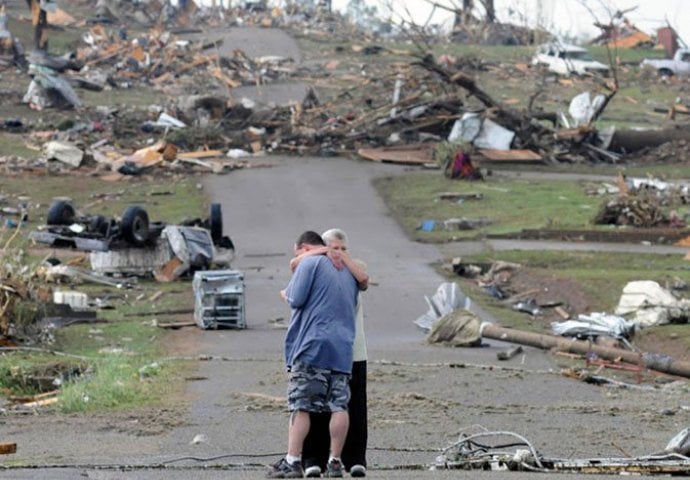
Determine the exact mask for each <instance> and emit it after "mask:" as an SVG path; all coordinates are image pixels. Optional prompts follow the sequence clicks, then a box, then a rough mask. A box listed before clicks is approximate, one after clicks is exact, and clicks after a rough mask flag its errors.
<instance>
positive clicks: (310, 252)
mask: <svg viewBox="0 0 690 480" xmlns="http://www.w3.org/2000/svg"><path fill="white" fill-rule="evenodd" d="M326 253H328V247H318V248H313V249H311V250H307V251H305V252H302V253H300V254H299V255H297V256H296V257H292V258H291V259H290V271H291V272H293V273H294V272H295V269H296V268H297V265H299V262H301V261H302V259H303V258H305V257H310V256H312V255H325V254H326Z"/></svg>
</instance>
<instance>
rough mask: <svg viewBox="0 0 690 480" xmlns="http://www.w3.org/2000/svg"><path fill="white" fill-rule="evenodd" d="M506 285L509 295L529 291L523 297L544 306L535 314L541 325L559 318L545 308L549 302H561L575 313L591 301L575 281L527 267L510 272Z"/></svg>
mask: <svg viewBox="0 0 690 480" xmlns="http://www.w3.org/2000/svg"><path fill="white" fill-rule="evenodd" d="M509 285H510V290H511V292H512V294H514V295H518V294H523V293H528V292H532V293H530V294H529V295H527V296H526V297H525V298H526V299H528V298H533V299H534V300H535V302H536V303H537V305H540V306H546V307H543V308H542V309H541V311H542V312H543V313H542V315H538V316H536V318H538V319H539V320H541V321H542V322H543V323H544V326H545V327H549V326H550V324H551V322H552V321H554V320H562V318H561V317H559V316H558V314H557V313H556V312H555V311H554V310H553V309H552V308H548V306H550V305H556V304H561V305H560V306H561V307H562V308H563V309H565V310H566V311H568V312H570V313H571V314H572V315H575V316H577V315H578V314H580V313H588V312H590V311H591V308H592V305H593V304H594V301H593V299H592V298H590V297H589V296H588V294H587V292H586V290H585V289H584V288H583V287H582V286H581V285H580V284H579V283H578V282H577V281H575V280H572V279H569V278H563V277H559V276H557V275H554V274H549V275H545V274H543V273H541V272H538V271H535V270H533V269H531V268H528V267H522V268H519V269H517V270H516V271H514V272H513V274H512V276H511V277H510V284H509Z"/></svg>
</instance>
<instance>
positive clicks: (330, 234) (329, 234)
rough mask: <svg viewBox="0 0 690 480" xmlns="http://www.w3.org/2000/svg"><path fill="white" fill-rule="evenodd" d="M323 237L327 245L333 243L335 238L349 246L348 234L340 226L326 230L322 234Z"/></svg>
mask: <svg viewBox="0 0 690 480" xmlns="http://www.w3.org/2000/svg"><path fill="white" fill-rule="evenodd" d="M321 238H323V241H324V242H326V245H328V244H329V243H331V242H332V241H333V240H340V241H341V242H343V245H345V246H346V247H347V243H348V242H347V234H346V233H345V232H344V231H342V230H341V229H339V228H331V229H330V230H326V231H325V232H323V233H322V234H321Z"/></svg>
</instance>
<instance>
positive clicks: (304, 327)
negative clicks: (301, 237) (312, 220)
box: [285, 255, 358, 373]
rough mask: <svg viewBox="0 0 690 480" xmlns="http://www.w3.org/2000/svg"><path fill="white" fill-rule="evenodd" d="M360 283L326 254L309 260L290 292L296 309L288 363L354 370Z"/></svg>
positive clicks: (289, 299) (287, 347) (287, 348)
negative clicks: (353, 346) (353, 343)
mask: <svg viewBox="0 0 690 480" xmlns="http://www.w3.org/2000/svg"><path fill="white" fill-rule="evenodd" d="M357 293H358V290H357V280H355V277H353V276H352V273H350V271H349V270H348V269H347V268H343V269H341V270H338V269H337V268H335V266H334V265H333V263H332V262H331V260H330V259H329V258H328V257H326V256H325V255H315V256H312V257H305V258H304V259H303V260H302V261H301V262H300V263H299V265H298V266H297V269H296V270H295V273H294V275H293V276H292V279H291V280H290V283H289V284H288V286H287V289H286V295H287V302H288V304H289V305H290V307H292V315H291V317H290V325H289V326H288V331H287V335H286V337H285V363H286V365H287V366H288V367H291V366H292V365H293V364H294V363H295V362H301V363H304V364H307V365H312V366H314V367H318V368H326V369H329V370H334V371H337V372H343V373H350V372H351V371H352V342H353V341H354V337H355V303H356V300H357Z"/></svg>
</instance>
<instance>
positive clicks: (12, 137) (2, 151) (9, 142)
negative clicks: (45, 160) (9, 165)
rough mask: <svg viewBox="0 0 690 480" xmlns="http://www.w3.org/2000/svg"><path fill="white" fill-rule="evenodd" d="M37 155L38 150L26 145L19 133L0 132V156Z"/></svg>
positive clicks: (23, 156)
mask: <svg viewBox="0 0 690 480" xmlns="http://www.w3.org/2000/svg"><path fill="white" fill-rule="evenodd" d="M39 155H40V152H38V151H36V150H32V149H30V148H28V147H27V146H26V142H25V141H24V139H23V138H22V137H21V136H20V135H18V134H12V133H5V132H0V157H4V156H16V157H22V158H35V157H38V156H39Z"/></svg>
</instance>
